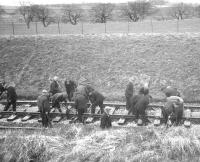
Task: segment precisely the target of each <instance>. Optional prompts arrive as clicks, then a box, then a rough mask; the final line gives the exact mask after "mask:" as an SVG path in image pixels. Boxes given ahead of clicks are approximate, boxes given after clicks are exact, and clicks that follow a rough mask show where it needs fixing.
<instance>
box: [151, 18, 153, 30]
mask: <svg viewBox="0 0 200 162" xmlns="http://www.w3.org/2000/svg"><path fill="white" fill-rule="evenodd" d="M151 32H152V33H153V21H152V19H151Z"/></svg>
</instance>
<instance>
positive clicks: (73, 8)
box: [62, 4, 83, 25]
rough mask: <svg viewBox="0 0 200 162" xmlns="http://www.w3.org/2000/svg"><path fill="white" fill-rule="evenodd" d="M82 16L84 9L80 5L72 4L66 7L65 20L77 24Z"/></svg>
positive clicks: (63, 18)
mask: <svg viewBox="0 0 200 162" xmlns="http://www.w3.org/2000/svg"><path fill="white" fill-rule="evenodd" d="M82 17H83V9H82V8H80V7H79V6H77V5H73V4H72V5H67V6H65V7H64V15H63V17H62V20H63V22H70V23H71V24H72V25H76V24H77V23H78V21H79V20H80V19H81V18H82Z"/></svg>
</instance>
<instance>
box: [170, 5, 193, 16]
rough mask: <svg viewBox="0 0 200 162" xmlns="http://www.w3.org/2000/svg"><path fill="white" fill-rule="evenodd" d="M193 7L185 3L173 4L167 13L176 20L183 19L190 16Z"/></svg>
mask: <svg viewBox="0 0 200 162" xmlns="http://www.w3.org/2000/svg"><path fill="white" fill-rule="evenodd" d="M193 10H194V8H193V6H191V5H189V4H185V3H178V4H174V5H173V6H172V7H171V9H170V10H169V15H171V16H172V17H173V18H175V19H177V20H183V19H184V18H187V17H189V16H192V12H193Z"/></svg>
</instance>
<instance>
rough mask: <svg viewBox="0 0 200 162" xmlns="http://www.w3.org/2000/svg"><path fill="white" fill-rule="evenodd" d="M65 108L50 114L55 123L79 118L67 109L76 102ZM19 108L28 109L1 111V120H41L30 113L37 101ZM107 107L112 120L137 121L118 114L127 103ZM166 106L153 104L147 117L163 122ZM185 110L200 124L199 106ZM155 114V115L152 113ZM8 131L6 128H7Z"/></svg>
mask: <svg viewBox="0 0 200 162" xmlns="http://www.w3.org/2000/svg"><path fill="white" fill-rule="evenodd" d="M5 103H6V101H2V102H0V104H5ZM62 104H63V105H64V106H65V108H66V109H65V110H66V111H64V112H62V113H59V112H51V113H50V117H51V118H52V119H53V121H54V122H60V121H61V120H65V119H67V120H74V119H75V118H76V117H77V114H76V112H71V111H70V110H69V109H68V108H67V107H69V105H70V106H71V107H72V108H73V106H74V102H68V103H62ZM17 105H18V106H20V105H21V106H22V105H23V106H25V107H27V109H26V108H25V109H23V110H20V109H17V111H16V112H12V111H1V112H0V118H1V119H2V118H4V119H7V121H14V120H16V119H19V118H20V119H21V121H22V122H23V121H28V120H30V119H33V118H36V119H37V118H38V119H39V118H40V113H39V112H38V111H35V112H31V111H29V110H30V109H31V107H32V106H36V105H37V102H36V101H18V102H17ZM104 105H105V106H110V107H113V108H114V111H113V113H112V114H111V115H110V117H111V118H112V120H120V119H124V121H125V120H128V121H132V120H134V119H135V116H134V115H127V114H124V113H121V114H120V113H117V111H118V110H124V109H125V103H121V102H105V103H104ZM89 106H90V104H88V107H89ZM163 106H164V103H162V102H159V103H153V104H150V105H149V110H148V112H151V113H147V114H148V115H147V117H148V119H151V120H154V119H161V120H162V116H161V115H157V114H158V113H156V112H157V111H159V109H160V108H162V107H163ZM184 108H185V109H190V110H191V116H190V118H189V120H190V121H194V122H198V123H199V122H200V105H198V104H189V103H185V105H184ZM152 112H153V113H152ZM192 114H193V115H192ZM83 116H84V118H85V121H86V122H87V119H89V120H88V121H89V122H93V121H94V120H99V118H100V117H101V114H90V113H85V114H84V115H83ZM183 119H186V117H185V116H184V117H183ZM0 129H4V128H0ZM5 129H6V128H5ZM13 129H17V128H13Z"/></svg>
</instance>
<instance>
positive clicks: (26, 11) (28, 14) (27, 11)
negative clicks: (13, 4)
mask: <svg viewBox="0 0 200 162" xmlns="http://www.w3.org/2000/svg"><path fill="white" fill-rule="evenodd" d="M18 11H19V13H20V14H21V15H22V16H23V18H24V21H25V23H26V25H27V28H28V29H29V28H30V23H31V21H32V20H33V17H34V15H33V11H32V9H31V5H30V4H29V5H26V4H25V3H20V7H19V8H18Z"/></svg>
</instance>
